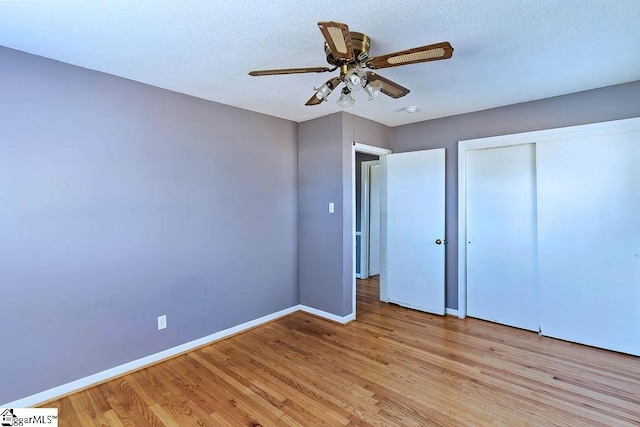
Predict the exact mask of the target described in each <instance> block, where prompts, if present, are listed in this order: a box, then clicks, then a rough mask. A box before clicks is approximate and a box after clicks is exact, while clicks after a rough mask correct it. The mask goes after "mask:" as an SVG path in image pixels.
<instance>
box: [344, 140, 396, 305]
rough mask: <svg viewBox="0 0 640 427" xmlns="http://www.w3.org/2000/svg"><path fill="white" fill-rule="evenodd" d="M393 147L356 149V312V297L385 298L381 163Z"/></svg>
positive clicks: (354, 160)
mask: <svg viewBox="0 0 640 427" xmlns="http://www.w3.org/2000/svg"><path fill="white" fill-rule="evenodd" d="M390 152H391V150H388V149H384V148H379V147H375V146H369V145H365V144H358V143H354V146H353V150H352V163H353V165H352V166H353V167H352V171H353V176H352V184H353V185H352V189H353V193H352V194H353V200H352V206H353V209H352V212H353V233H352V235H353V311H354V313H355V312H356V300H357V299H359V298H365V299H371V300H372V302H373V301H376V302H379V301H380V300H381V292H380V286H381V280H380V272H381V266H380V264H381V259H382V257H381V253H382V247H381V231H382V228H381V222H380V215H381V207H382V203H381V196H382V190H381V185H382V182H381V178H382V176H381V166H380V157H381V156H384V155H386V154H389V153H390Z"/></svg>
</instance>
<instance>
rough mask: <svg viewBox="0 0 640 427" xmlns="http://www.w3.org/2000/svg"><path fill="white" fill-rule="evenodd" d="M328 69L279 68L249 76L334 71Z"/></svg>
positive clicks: (252, 72)
mask: <svg viewBox="0 0 640 427" xmlns="http://www.w3.org/2000/svg"><path fill="white" fill-rule="evenodd" d="M334 70H335V68H329V67H308V68H281V69H279V70H257V71H249V75H250V76H277V75H280V74H302V73H326V72H327V71H334Z"/></svg>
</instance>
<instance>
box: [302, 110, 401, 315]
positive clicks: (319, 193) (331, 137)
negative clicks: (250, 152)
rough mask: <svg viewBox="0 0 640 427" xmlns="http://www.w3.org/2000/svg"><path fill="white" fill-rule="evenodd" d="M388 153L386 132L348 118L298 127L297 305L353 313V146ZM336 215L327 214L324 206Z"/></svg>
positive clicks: (339, 116)
mask: <svg viewBox="0 0 640 427" xmlns="http://www.w3.org/2000/svg"><path fill="white" fill-rule="evenodd" d="M354 138H355V141H356V142H360V143H364V144H368V145H375V146H378V147H383V148H389V147H390V141H391V130H390V128H388V127H386V126H384V125H381V124H379V123H376V122H373V121H371V120H367V119H363V118H361V117H357V116H354V115H352V114H349V113H344V112H340V113H335V114H332V115H330V116H325V117H321V118H318V119H314V120H309V121H306V122H303V123H300V124H299V139H298V144H299V145H298V165H299V166H298V167H299V185H300V189H299V204H298V212H299V213H298V215H299V217H298V221H299V229H298V235H299V244H298V247H299V268H300V303H301V304H304V305H307V306H309V307H313V308H316V309H319V310H323V311H326V312H328V313H331V314H335V315H338V316H346V315H349V314H351V313H352V302H353V286H352V283H353V282H352V281H353V277H354V274H355V272H354V268H353V260H352V250H353V240H352V239H353V234H352V233H353V231H352V225H353V218H352V215H353V206H352V197H353V189H352V187H351V185H352V181H351V178H352V173H353V164H352V158H351V153H352V147H353V145H352V143H353V140H354ZM329 202H334V203H335V213H334V214H329V213H328V203H329Z"/></svg>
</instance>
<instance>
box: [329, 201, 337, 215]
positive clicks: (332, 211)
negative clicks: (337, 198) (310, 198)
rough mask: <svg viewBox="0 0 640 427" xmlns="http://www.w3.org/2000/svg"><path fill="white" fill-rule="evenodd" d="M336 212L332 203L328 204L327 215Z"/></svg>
mask: <svg viewBox="0 0 640 427" xmlns="http://www.w3.org/2000/svg"><path fill="white" fill-rule="evenodd" d="M335 211H336V208H335V204H334V203H333V202H330V203H329V213H334V212H335Z"/></svg>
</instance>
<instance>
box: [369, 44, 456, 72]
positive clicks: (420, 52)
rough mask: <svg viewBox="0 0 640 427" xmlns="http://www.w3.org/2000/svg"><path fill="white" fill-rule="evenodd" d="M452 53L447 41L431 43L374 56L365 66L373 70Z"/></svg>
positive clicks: (436, 58)
mask: <svg viewBox="0 0 640 427" xmlns="http://www.w3.org/2000/svg"><path fill="white" fill-rule="evenodd" d="M452 55H453V47H451V45H450V44H449V42H442V43H436V44H431V45H428V46H421V47H414V48H413V49H407V50H401V51H400V52H394V53H390V54H388V55H383V56H376V57H375V58H371V59H370V60H368V61H367V67H368V68H371V69H373V70H376V69H379V68H389V67H397V66H400V65H408V64H416V63H418V62H426V61H438V60H440V59H449V58H451V56H452Z"/></svg>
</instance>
